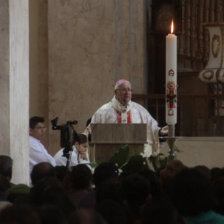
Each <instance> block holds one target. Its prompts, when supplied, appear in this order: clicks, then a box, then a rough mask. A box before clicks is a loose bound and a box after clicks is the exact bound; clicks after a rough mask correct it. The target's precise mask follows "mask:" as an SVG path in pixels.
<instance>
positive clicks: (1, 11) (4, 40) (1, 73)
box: [0, 0, 10, 155]
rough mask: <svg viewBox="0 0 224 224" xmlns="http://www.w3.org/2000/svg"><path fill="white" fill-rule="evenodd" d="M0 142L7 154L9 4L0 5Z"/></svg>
mask: <svg viewBox="0 0 224 224" xmlns="http://www.w3.org/2000/svg"><path fill="white" fill-rule="evenodd" d="M0 30H1V35H0V49H1V51H0V57H1V60H0V67H1V69H0V96H1V97H0V105H1V107H0V114H1V119H0V127H1V132H0V142H1V154H4V155H8V154H9V143H10V140H9V137H10V130H9V121H10V120H9V2H8V0H2V1H1V4H0Z"/></svg>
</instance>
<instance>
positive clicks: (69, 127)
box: [51, 117, 78, 159]
mask: <svg viewBox="0 0 224 224" xmlns="http://www.w3.org/2000/svg"><path fill="white" fill-rule="evenodd" d="M57 122H58V117H56V118H55V119H53V120H51V124H52V129H53V130H60V131H61V147H63V148H64V151H63V156H65V157H66V158H67V159H68V158H69V151H72V146H73V145H74V143H75V141H77V140H78V134H77V132H76V131H75V129H74V127H73V125H76V124H77V123H78V121H76V120H74V121H67V122H66V124H63V125H57Z"/></svg>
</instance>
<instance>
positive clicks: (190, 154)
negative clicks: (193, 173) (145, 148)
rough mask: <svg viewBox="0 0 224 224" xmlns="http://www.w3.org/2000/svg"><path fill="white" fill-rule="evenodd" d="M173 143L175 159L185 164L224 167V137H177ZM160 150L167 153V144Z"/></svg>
mask: <svg viewBox="0 0 224 224" xmlns="http://www.w3.org/2000/svg"><path fill="white" fill-rule="evenodd" d="M175 144H176V146H177V148H178V149H179V150H180V152H177V153H176V156H177V159H179V160H181V161H182V162H183V163H184V164H185V165H186V166H189V167H193V166H197V165H205V166H207V167H209V168H213V167H224V160H223V158H224V137H178V138H177V139H176V143H175ZM161 152H163V153H164V154H168V145H167V144H165V145H164V147H162V148H161Z"/></svg>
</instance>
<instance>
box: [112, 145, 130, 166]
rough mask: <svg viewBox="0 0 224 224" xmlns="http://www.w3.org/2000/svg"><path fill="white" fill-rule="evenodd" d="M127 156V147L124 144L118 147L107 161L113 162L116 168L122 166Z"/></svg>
mask: <svg viewBox="0 0 224 224" xmlns="http://www.w3.org/2000/svg"><path fill="white" fill-rule="evenodd" d="M128 158H129V147H128V145H124V146H122V147H120V148H119V149H118V150H117V151H116V152H115V153H114V155H113V156H112V157H111V158H110V160H109V162H111V163H113V164H115V165H116V166H117V167H118V168H120V167H122V166H123V165H124V164H126V162H127V161H128Z"/></svg>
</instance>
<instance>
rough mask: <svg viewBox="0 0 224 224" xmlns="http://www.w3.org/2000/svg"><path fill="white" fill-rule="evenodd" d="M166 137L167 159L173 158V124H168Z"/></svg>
mask: <svg viewBox="0 0 224 224" xmlns="http://www.w3.org/2000/svg"><path fill="white" fill-rule="evenodd" d="M168 129H169V132H168V138H167V144H168V146H169V159H170V160H173V159H174V158H175V157H176V154H175V141H176V138H175V125H168Z"/></svg>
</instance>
